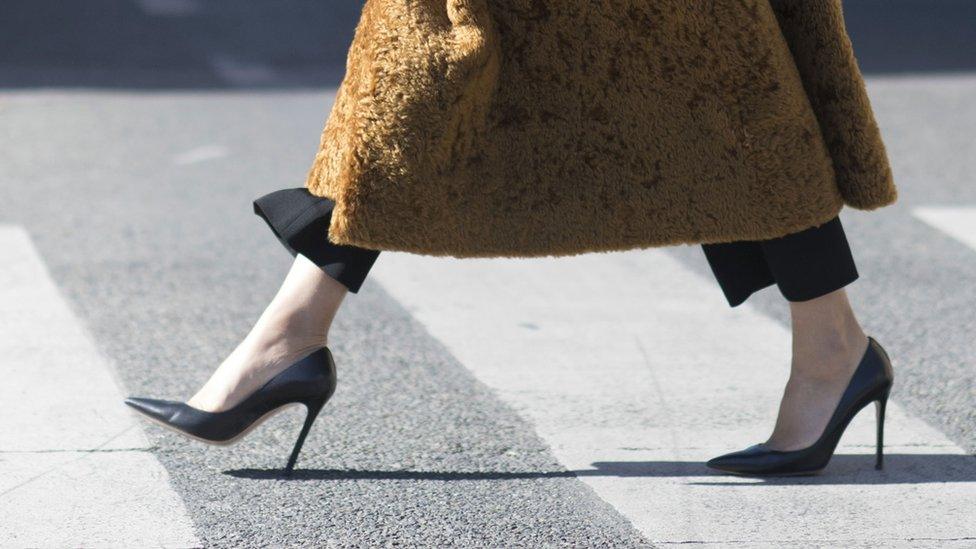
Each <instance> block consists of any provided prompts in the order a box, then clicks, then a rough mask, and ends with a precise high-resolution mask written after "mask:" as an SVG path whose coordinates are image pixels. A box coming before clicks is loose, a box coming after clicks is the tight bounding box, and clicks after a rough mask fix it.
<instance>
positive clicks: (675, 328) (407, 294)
mask: <svg viewBox="0 0 976 549" xmlns="http://www.w3.org/2000/svg"><path fill="white" fill-rule="evenodd" d="M371 277H372V278H373V279H374V280H376V281H377V282H379V284H380V285H381V286H382V287H383V288H384V289H385V290H386V291H387V292H389V293H390V294H391V295H392V297H394V298H395V299H396V300H398V301H399V302H400V303H402V304H403V306H404V307H405V308H406V309H407V310H409V311H411V313H412V314H413V315H414V317H415V318H416V319H418V321H420V322H421V323H423V324H424V325H425V326H426V328H427V329H428V330H429V332H430V333H431V334H432V335H433V336H434V337H435V338H437V339H438V340H440V341H441V342H442V343H443V344H444V345H445V346H446V347H447V348H448V349H449V350H450V351H451V352H452V353H453V354H454V356H455V357H456V358H457V359H458V360H459V361H460V362H461V363H462V364H463V365H464V366H465V367H467V368H468V369H470V370H471V371H472V372H473V373H474V375H475V376H476V377H477V378H478V379H479V380H481V381H482V382H483V383H485V384H486V385H488V386H489V387H491V388H493V389H494V390H495V391H496V392H497V394H498V395H499V397H500V398H501V399H503V400H504V401H505V402H506V403H508V404H509V405H510V406H512V407H513V408H514V409H515V410H516V411H518V412H519V413H520V414H522V415H523V417H525V418H526V419H528V420H529V421H531V422H532V423H533V424H534V426H535V428H536V430H537V432H538V433H539V435H540V436H541V437H542V438H543V439H545V440H546V441H547V442H548V443H549V445H550V446H551V448H552V451H553V452H554V454H555V456H556V457H557V458H558V459H559V460H560V461H561V462H562V463H563V464H564V465H565V466H566V467H567V468H569V469H570V470H573V471H576V472H577V475H578V476H579V478H580V480H581V481H582V482H585V483H586V484H588V485H589V486H591V487H592V488H593V490H595V492H596V493H597V494H598V495H599V496H600V497H602V498H603V499H604V500H606V501H607V502H608V503H610V504H611V505H613V506H614V507H615V508H616V509H617V510H618V511H619V512H620V513H622V514H623V515H624V516H626V517H627V518H629V519H630V520H631V521H632V523H633V524H634V526H635V527H636V528H638V529H639V530H640V531H641V532H642V533H643V534H644V535H645V536H646V537H647V538H648V539H649V540H650V541H651V542H653V543H660V544H670V543H714V544H717V545H728V544H732V543H736V544H737V545H742V544H746V545H749V544H767V545H768V546H776V547H783V546H787V545H793V544H797V545H809V544H819V545H846V546H853V545H860V544H864V545H871V544H874V543H877V542H878V540H893V541H897V540H908V539H923V538H931V539H932V540H945V539H952V538H967V539H969V538H970V537H972V536H974V535H976V505H974V503H976V460H974V459H972V457H970V456H967V455H966V454H965V452H964V451H963V450H962V449H960V448H959V447H957V446H956V445H954V444H953V443H951V442H950V441H949V440H947V439H946V438H945V437H944V436H943V435H941V434H940V433H939V432H937V431H935V430H934V429H932V428H930V427H928V426H927V425H926V424H924V423H923V422H922V421H919V420H916V419H914V418H911V417H908V416H907V415H906V414H905V412H904V411H903V409H902V408H901V407H899V406H898V405H897V404H894V403H892V404H890V405H889V412H888V414H889V418H888V423H887V430H886V436H887V443H888V445H887V450H888V453H889V457H888V469H887V470H886V471H885V472H883V473H879V472H877V471H875V470H874V469H873V460H872V457H871V456H869V455H867V454H871V453H872V451H873V431H874V414H873V413H872V410H873V408H870V409H868V410H866V411H865V413H862V414H861V415H859V416H858V417H857V418H856V419H855V420H854V422H853V423H852V425H851V427H850V428H849V430H848V433H847V434H846V435H845V437H844V440H843V441H842V446H841V448H840V449H839V451H838V454H839V455H837V456H835V458H834V460H833V461H832V462H831V465H830V467H829V469H828V472H827V474H826V475H824V476H821V477H814V478H812V479H802V478H800V479H792V480H791V479H787V480H778V481H771V482H764V481H762V480H757V479H748V478H740V477H730V476H721V475H718V474H713V473H711V472H709V471H708V469H707V468H706V467H705V466H704V465H703V461H705V460H706V459H708V458H709V457H712V456H714V455H717V454H720V453H724V452H726V451H730V450H734V449H739V448H742V447H745V446H747V445H750V444H752V443H754V442H758V441H761V440H763V439H764V438H765V436H766V435H767V434H768V431H769V429H770V428H771V426H772V423H773V419H774V418H775V411H776V407H777V405H778V401H779V397H780V395H781V394H782V393H781V392H782V387H783V385H784V383H785V381H786V377H787V373H788V371H787V370H788V364H789V353H790V349H789V334H788V332H787V330H786V329H785V328H784V327H783V326H781V325H779V324H778V323H776V322H774V321H773V320H771V319H769V318H768V317H766V316H764V315H762V314H760V313H759V312H758V311H757V310H755V309H753V308H751V307H749V306H748V305H746V306H742V307H740V308H737V309H731V308H729V307H728V306H727V305H726V304H725V301H724V299H723V298H722V297H721V295H720V293H719V291H718V289H717V287H716V285H715V283H714V281H712V280H704V279H702V278H700V277H699V276H698V275H696V274H694V273H693V272H692V271H690V270H689V269H688V268H686V267H684V266H682V265H681V264H680V263H679V262H678V261H676V260H675V259H673V258H671V257H670V256H668V255H667V254H666V253H665V252H663V251H661V250H646V251H634V252H627V253H612V254H585V255H581V256H576V257H570V258H544V259H533V260H519V259H465V260H452V259H448V258H437V257H430V256H419V255H411V254H403V253H390V252H386V255H385V256H384V257H382V258H380V261H379V262H377V264H376V266H375V267H374V269H373V271H372V273H371ZM882 343H883V342H882ZM894 360H895V366H896V370H897V368H899V367H910V365H908V364H899V363H898V357H897V356H896V357H894ZM934 502H938V503H937V504H935V503H934ZM906 543H907V542H906ZM763 546H766V545H763Z"/></svg>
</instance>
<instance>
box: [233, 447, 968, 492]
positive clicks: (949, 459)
mask: <svg viewBox="0 0 976 549" xmlns="http://www.w3.org/2000/svg"><path fill="white" fill-rule="evenodd" d="M593 467H594V469H585V470H580V471H525V472H504V471H497V472H493V471H472V472H463V471H381V470H358V469H296V470H295V472H294V476H293V477H292V478H291V479H289V480H356V479H367V480H438V481H463V480H522V479H547V478H573V477H715V478H716V479H719V478H722V479H725V478H730V477H729V476H727V475H722V474H721V473H718V472H715V471H712V470H711V469H708V468H707V467H706V466H705V464H704V463H702V462H697V461H600V462H596V463H593ZM224 474H226V475H230V476H232V477H237V478H247V479H252V480H271V479H280V478H282V477H281V470H280V469H234V470H230V471H224ZM737 478H741V480H738V481H736V482H722V481H718V480H717V481H715V482H695V483H692V484H697V485H702V486H722V485H730V486H733V485H734V486H742V485H750V484H751V485H772V484H775V485H783V484H811V485H824V484H835V485H840V484H926V483H942V482H976V457H974V456H969V455H960V454H885V469H884V471H875V470H874V456H873V455H851V454H838V455H835V456H834V457H833V458H832V459H831V461H830V465H829V466H828V467H827V469H826V470H825V471H824V472H823V473H822V474H820V475H815V476H805V477H770V478H758V477H751V478H747V477H737Z"/></svg>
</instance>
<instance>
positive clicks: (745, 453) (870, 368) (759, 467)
mask: <svg viewBox="0 0 976 549" xmlns="http://www.w3.org/2000/svg"><path fill="white" fill-rule="evenodd" d="M893 380H894V375H893V372H892V369H891V360H890V359H889V358H888V353H886V352H885V350H884V348H882V347H881V345H880V344H879V343H878V342H877V341H875V340H874V338H871V337H869V338H868V348H867V350H866V351H865V352H864V356H863V357H862V358H861V362H860V363H859V364H858V366H857V369H856V370H855V371H854V375H853V376H851V381H850V382H849V383H848V384H847V389H845V390H844V394H843V396H841V399H840V402H839V403H838V404H837V408H835V409H834V413H833V415H832V416H831V418H830V421H829V422H828V423H827V427H826V428H824V432H823V434H821V435H820V438H819V439H817V441H816V442H815V443H813V444H812V445H811V446H808V447H806V448H803V449H801V450H794V451H789V452H783V451H779V450H773V449H771V448H769V447H767V446H766V445H764V444H756V445H754V446H750V447H749V448H746V449H745V450H741V451H738V452H733V453H731V454H725V455H723V456H719V457H717V458H713V459H711V460H709V461H708V463H706V465H708V466H709V467H711V468H712V469H718V470H720V471H724V472H727V473H736V474H740V475H756V476H764V475H769V476H789V475H812V474H816V473H819V472H820V471H822V470H823V469H824V468H825V467H826V466H827V463H828V462H829V461H830V458H831V457H832V456H833V455H834V449H835V448H837V443H838V442H840V437H841V435H843V434H844V430H845V429H847V425H848V423H850V421H851V419H853V418H854V416H855V415H857V413H858V412H859V411H861V409H862V408H864V407H865V406H867V405H868V404H870V403H872V402H874V403H875V405H876V406H877V419H878V430H877V449H876V454H875V455H876V459H875V465H874V468H875V469H879V470H880V469H881V468H882V467H883V466H884V418H885V406H886V405H887V403H888V393H889V392H891V384H892V382H893Z"/></svg>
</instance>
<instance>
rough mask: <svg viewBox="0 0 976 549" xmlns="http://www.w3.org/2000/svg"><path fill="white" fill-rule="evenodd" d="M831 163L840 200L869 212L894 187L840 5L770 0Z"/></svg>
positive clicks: (836, 0)
mask: <svg viewBox="0 0 976 549" xmlns="http://www.w3.org/2000/svg"><path fill="white" fill-rule="evenodd" d="M770 4H771V5H772V7H773V11H774V12H775V14H776V19H777V20H778V22H779V26H780V29H781V30H782V31H783V36H784V38H785V39H786V42H787V44H789V47H790V51H791V52H792V53H793V58H794V61H795V63H796V68H797V69H798V70H799V73H800V78H801V80H802V81H803V86H804V88H805V89H806V92H807V97H808V98H809V99H810V103H811V106H812V107H813V110H814V112H815V113H816V115H817V120H818V121H819V123H820V130H821V133H822V134H823V138H824V142H825V143H826V145H827V148H828V150H829V151H830V155H831V158H832V159H833V163H834V169H835V172H836V176H837V187H838V188H839V190H840V192H841V195H843V197H844V201H845V202H846V203H847V204H849V205H851V206H853V207H855V208H860V209H866V210H870V209H875V208H878V207H880V206H883V205H886V204H890V203H891V202H894V201H895V199H896V195H897V193H896V190H895V185H894V183H893V181H892V175H891V169H890V167H889V164H888V159H887V156H886V154H885V147H884V143H883V142H882V140H881V133H880V132H879V131H878V125H877V123H876V122H875V119H874V115H873V112H872V110H871V106H870V103H869V101H868V94H867V91H866V90H865V87H864V81H863V80H862V79H860V78H851V75H852V74H859V72H858V71H859V69H858V66H857V61H856V60H855V58H854V50H853V48H852V46H851V41H850V39H849V37H848V34H847V29H846V27H845V24H844V15H843V9H842V6H841V0H770Z"/></svg>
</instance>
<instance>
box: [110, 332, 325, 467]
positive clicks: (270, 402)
mask: <svg viewBox="0 0 976 549" xmlns="http://www.w3.org/2000/svg"><path fill="white" fill-rule="evenodd" d="M335 389H336V367H335V362H334V361H333V360H332V353H331V352H330V351H329V349H328V347H322V348H321V349H318V350H317V351H314V352H312V353H311V354H309V355H307V356H306V357H305V358H302V359H301V360H299V361H298V362H295V363H294V364H292V365H291V366H289V367H287V368H285V369H284V370H283V371H282V372H281V373H279V374H278V375H276V376H274V377H273V378H271V379H270V380H268V382H267V383H265V384H264V385H263V386H262V387H261V388H260V389H258V390H257V391H255V392H254V393H252V394H251V395H250V396H249V397H247V398H246V399H244V401H242V402H241V403H239V404H238V405H236V406H234V407H233V408H231V409H229V410H225V411H223V412H206V411H203V410H198V409H196V408H194V407H192V406H188V405H187V404H186V403H183V402H179V401H175V400H158V399H152V398H137V397H130V398H127V399H125V403H126V404H128V405H129V406H131V407H133V408H135V409H136V410H138V411H139V412H140V413H142V414H144V415H145V416H147V417H148V418H149V419H151V420H153V421H155V422H157V423H159V424H161V425H163V426H164V427H168V428H170V429H173V430H175V431H177V432H179V433H181V434H184V435H187V436H189V437H191V438H194V439H196V440H200V441H202V442H206V443H208V444H220V445H227V444H233V443H234V442H237V440H239V439H240V438H241V437H243V436H244V435H246V434H247V433H249V432H250V431H251V430H252V429H254V428H255V427H257V426H258V425H259V424H260V423H261V422H263V421H264V420H265V419H267V418H268V417H270V416H271V415H273V414H274V413H276V412H279V411H281V410H283V409H284V407H285V406H287V405H289V404H304V405H305V408H306V411H307V414H306V416H305V425H304V426H303V427H302V431H301V433H300V434H299V435H298V441H297V442H295V447H294V448H293V449H292V452H291V456H290V457H289V458H288V463H287V465H285V470H284V473H285V476H291V474H292V471H293V470H294V468H295V462H296V461H297V460H298V453H299V452H300V451H301V450H302V444H304V443H305V437H306V436H307V435H308V432H309V430H310V429H311V428H312V423H313V422H314V421H315V418H316V417H317V416H318V413H319V412H320V411H321V410H322V407H323V406H325V403H326V402H327V401H328V400H329V398H330V397H331V396H332V393H334V392H335Z"/></svg>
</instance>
